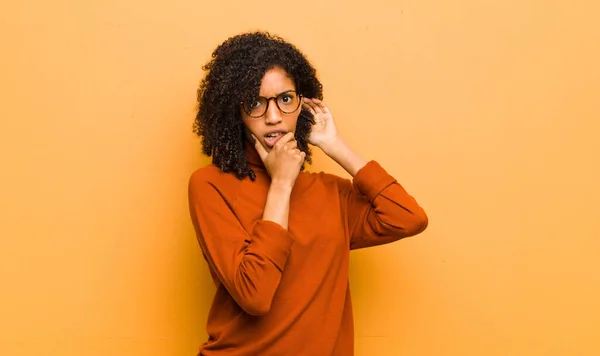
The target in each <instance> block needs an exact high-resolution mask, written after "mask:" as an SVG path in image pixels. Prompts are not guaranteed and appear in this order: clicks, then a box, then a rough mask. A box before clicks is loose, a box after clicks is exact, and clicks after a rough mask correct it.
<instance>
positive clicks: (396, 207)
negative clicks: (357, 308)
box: [189, 146, 427, 356]
mask: <svg viewBox="0 0 600 356" xmlns="http://www.w3.org/2000/svg"><path fill="white" fill-rule="evenodd" d="M246 152H247V155H248V158H249V161H250V163H251V166H252V169H253V170H254V172H255V173H256V180H255V181H251V180H250V179H243V180H239V179H237V178H236V177H235V176H234V175H233V174H230V173H223V172H222V171H220V170H219V169H218V168H217V167H215V166H213V165H209V166H207V167H204V168H201V169H199V170H197V171H196V172H194V173H193V174H192V176H191V178H190V183H189V203H190V213H191V218H192V222H193V224H194V228H195V231H196V234H197V237H198V241H199V243H200V247H201V249H202V253H203V255H204V258H205V259H206V261H207V263H208V266H209V269H210V272H211V275H212V278H213V280H214V282H215V284H216V287H217V290H216V294H215V297H214V300H213V304H212V307H211V309H210V313H209V316H208V323H207V332H208V335H209V339H208V341H207V342H205V343H204V344H203V345H202V346H201V347H200V352H199V355H206V356H210V355H231V356H234V355H243V356H248V355H261V356H270V355H307V356H329V355H340V356H349V355H353V349H354V332H353V321H352V304H351V300H350V289H349V283H348V264H349V253H350V250H351V249H357V248H363V247H369V246H375V245H381V244H385V243H389V242H393V241H396V240H398V239H401V238H403V237H407V236H411V235H415V234H418V233H420V232H421V231H423V230H424V229H425V227H426V226H427V216H426V215H425V212H424V211H423V209H421V207H420V206H419V205H418V204H417V202H416V201H415V200H414V199H413V198H412V197H411V196H410V195H409V194H407V192H406V191H405V190H404V189H403V188H402V186H401V185H400V184H398V183H397V182H396V180H395V179H394V178H393V177H392V176H390V175H389V174H388V173H386V171H385V170H384V169H383V168H381V166H380V165H379V164H377V163H376V162H374V161H371V162H369V163H367V165H366V166H365V167H363V168H362V169H361V170H360V171H359V172H358V173H357V174H356V176H355V177H354V180H353V181H350V180H347V179H342V178H340V177H337V176H334V175H330V174H325V173H306V172H301V173H300V174H299V176H298V178H297V180H296V184H295V186H294V189H293V191H292V195H291V200H290V215H289V228H288V230H285V229H284V228H282V227H281V226H280V225H278V224H276V223H274V222H270V221H262V220H261V218H262V213H263V209H264V207H265V203H266V198H267V191H268V189H269V181H270V180H269V176H268V174H267V172H266V170H265V168H264V166H263V164H262V162H261V161H260V158H259V157H258V154H257V153H256V151H255V150H254V148H253V147H250V146H246Z"/></svg>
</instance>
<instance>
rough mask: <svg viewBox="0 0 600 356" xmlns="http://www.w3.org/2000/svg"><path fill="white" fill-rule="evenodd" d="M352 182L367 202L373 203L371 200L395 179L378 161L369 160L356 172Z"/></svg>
mask: <svg viewBox="0 0 600 356" xmlns="http://www.w3.org/2000/svg"><path fill="white" fill-rule="evenodd" d="M353 183H354V186H355V187H356V189H358V191H359V192H361V193H362V194H363V195H365V196H366V197H367V199H368V200H369V202H371V203H373V200H375V198H377V196H378V195H379V194H380V193H381V192H382V191H383V190H384V189H385V188H387V187H388V186H390V185H391V184H393V183H396V179H394V177H392V176H391V175H389V174H388V173H387V172H386V171H385V169H383V167H381V166H380V165H379V163H377V162H375V161H370V162H368V163H367V164H366V165H365V166H364V167H363V168H361V169H360V170H359V171H358V172H357V173H356V175H355V176H354V180H353Z"/></svg>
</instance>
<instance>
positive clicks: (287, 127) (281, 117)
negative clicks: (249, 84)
mask: <svg viewBox="0 0 600 356" xmlns="http://www.w3.org/2000/svg"><path fill="white" fill-rule="evenodd" d="M295 90H296V87H295V86H294V82H293V80H292V79H291V78H290V77H289V76H288V74H287V72H286V71H285V70H283V69H282V68H281V67H274V68H272V69H269V70H268V71H267V72H266V73H265V75H264V76H263V78H262V81H261V84H260V90H259V94H258V95H259V96H260V97H261V98H262V99H260V100H259V101H257V102H256V103H247V102H245V103H244V104H243V107H242V109H241V112H242V119H243V120H244V125H245V126H246V130H245V131H246V137H247V138H248V139H249V141H250V142H253V141H252V138H251V137H250V134H253V135H254V136H255V137H256V139H257V140H258V141H259V142H260V143H261V144H262V145H263V147H264V148H265V149H266V150H267V152H269V151H271V148H272V147H273V145H275V143H276V142H277V141H278V140H279V139H280V138H281V137H282V136H283V135H285V134H286V133H288V132H294V131H295V130H296V122H297V121H298V115H300V110H301V101H302V98H301V97H299V96H298V94H295ZM290 91H291V92H290ZM264 98H272V99H269V100H268V101H265V99H264ZM298 101H299V102H298ZM277 104H279V107H278V105H277ZM296 104H297V105H298V107H297V108H295V106H296ZM265 107H266V111H264V110H265ZM279 108H281V109H282V110H283V111H285V112H288V113H284V112H282V111H281V110H280V109H279ZM247 111H252V112H253V115H252V116H257V114H258V115H259V114H260V113H261V112H262V111H264V114H263V115H261V116H259V117H251V116H250V114H249V113H248V112H247Z"/></svg>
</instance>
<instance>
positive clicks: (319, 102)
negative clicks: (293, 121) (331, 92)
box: [313, 99, 329, 113]
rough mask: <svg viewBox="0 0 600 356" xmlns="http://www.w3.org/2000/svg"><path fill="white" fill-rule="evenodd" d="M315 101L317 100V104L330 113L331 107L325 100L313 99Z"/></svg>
mask: <svg viewBox="0 0 600 356" xmlns="http://www.w3.org/2000/svg"><path fill="white" fill-rule="evenodd" d="M313 102H315V103H316V104H317V106H318V107H319V109H321V111H323V112H324V113H329V108H328V107H327V104H325V102H324V101H322V100H319V99H313Z"/></svg>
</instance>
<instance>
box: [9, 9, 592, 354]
mask: <svg viewBox="0 0 600 356" xmlns="http://www.w3.org/2000/svg"><path fill="white" fill-rule="evenodd" d="M598 4H599V3H598V2H596V1H591V0H589V1H584V0H581V1H574V2H570V3H567V2H556V1H554V2H548V1H539V0H537V1H536V0H533V1H527V2H521V1H517V0H504V1H494V0H486V1H481V0H457V1H451V2H444V1H432V0H421V1H411V0H405V1H389V0H373V1H369V2H367V3H365V2H363V1H351V2H341V1H334V0H327V1H314V0H308V1H303V2H249V1H234V2H232V1H223V2H216V1H215V2H201V1H190V0H187V1H184V0H181V1H153V0H150V1H140V0H124V1H116V0H108V1H102V2H86V1H83V2H82V1H75V0H58V1H53V2H43V1H33V0H24V1H16V0H3V1H2V3H1V5H0V36H1V37H0V43H1V48H2V55H1V56H0V78H1V84H0V101H1V102H2V104H1V105H0V118H1V126H0V147H1V150H0V155H1V156H0V158H1V179H2V181H1V183H2V184H1V185H0V189H1V191H0V197H1V199H0V209H1V214H0V219H1V224H0V255H1V258H0V281H1V283H2V287H1V288H2V289H1V292H0V354H1V355H12V356H20V355H61V356H62V355H64V356H69V355H88V356H95V355H144V356H153V355H157V356H159V355H160V356H164V355H194V354H195V352H196V350H197V348H198V345H199V344H200V343H202V342H203V341H204V340H205V338H206V334H205V332H204V325H205V321H206V316H207V312H208V307H209V303H210V300H211V298H212V293H213V291H214V289H213V286H212V284H211V281H210V278H209V275H208V271H207V269H206V266H205V263H204V261H203V259H202V256H201V253H200V250H199V248H198V245H197V242H196V240H195V236H194V233H193V229H192V226H191V223H190V220H189V216H188V211H187V179H188V177H189V175H190V173H191V172H192V171H193V170H194V169H196V168H197V167H199V166H201V165H204V164H207V160H206V159H205V158H203V157H201V156H200V154H199V141H198V140H197V139H196V138H195V137H194V136H193V134H192V131H191V129H192V120H193V118H194V114H195V106H196V99H195V95H196V88H197V85H198V83H199V80H200V78H201V77H202V74H203V73H202V70H201V66H202V64H204V63H205V62H206V61H207V60H208V59H209V56H210V53H211V51H212V50H213V49H214V48H215V46H216V45H217V44H219V43H220V42H221V41H223V40H224V39H225V38H227V37H228V36H231V35H234V34H236V33H238V32H241V31H247V30H251V29H266V30H269V31H272V32H274V33H278V34H280V35H282V36H284V37H285V38H287V39H289V40H290V41H292V42H293V43H295V44H296V45H298V46H299V47H300V48H301V49H302V50H304V51H305V52H306V53H307V55H308V56H309V59H310V60H311V61H313V63H314V64H315V65H316V67H317V68H318V70H319V73H320V77H321V79H322V81H323V83H324V85H325V97H326V100H327V102H328V104H329V106H330V107H331V108H332V110H333V112H334V115H335V118H336V119H337V122H338V126H339V128H340V131H341V132H342V134H343V135H344V136H345V137H346V138H347V140H348V141H350V142H351V143H352V144H353V145H354V147H355V148H356V149H357V150H358V151H359V152H361V153H362V155H363V156H365V157H366V158H373V159H377V160H379V161H380V162H381V163H382V164H383V165H384V166H385V167H387V168H388V170H389V171H390V172H391V173H393V174H394V175H395V176H396V177H397V178H398V179H399V180H400V181H401V182H402V183H403V184H404V185H405V186H406V187H407V189H408V190H409V191H410V192H411V193H412V194H413V195H415V196H416V197H417V199H418V200H419V202H420V203H421V204H422V205H423V206H424V207H425V209H426V210H427V212H428V214H429V216H430V226H429V228H428V230H427V231H426V232H425V233H423V234H422V235H420V236H418V237H414V238H410V239H407V240H403V241H401V242H399V243H396V244H393V245H388V246H385V247H378V248H373V249H369V250H364V251H357V252H353V255H352V266H351V287H352V290H353V294H354V303H355V317H356V320H355V322H356V354H357V356H371V355H381V356H387V355H390V356H392V355H394V356H395V355H411V356H421V355H452V356H454V355H456V356H459V355H460V356H465V355H488V356H490V355H507V356H514V355H527V356H532V355H533V356H538V355H545V356H546V355H578V356H583V355H590V356H592V355H594V356H595V355H599V354H600V338H599V337H598V336H599V335H600V327H599V325H600V302H599V301H600V258H599V253H600V242H599V241H600V227H599V226H600V224H598V223H597V222H596V219H598V217H599V214H598V212H599V208H598V207H599V206H600V189H599V188H598V182H600V167H599V166H600V158H599V154H600V143H599V141H598V136H599V134H600V106H599V101H600V69H599V66H598V63H600V40H599V39H600V26H599V25H598V22H597V14H598V13H599V12H600V6H599V5H598ZM312 169H313V170H326V171H329V172H334V173H339V174H342V175H343V174H344V173H343V172H341V170H340V168H338V167H336V166H335V164H333V163H332V161H330V160H329V159H328V158H327V157H324V156H323V155H317V157H316V163H315V165H314V166H313V167H312Z"/></svg>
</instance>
